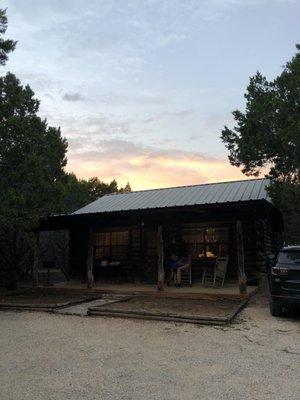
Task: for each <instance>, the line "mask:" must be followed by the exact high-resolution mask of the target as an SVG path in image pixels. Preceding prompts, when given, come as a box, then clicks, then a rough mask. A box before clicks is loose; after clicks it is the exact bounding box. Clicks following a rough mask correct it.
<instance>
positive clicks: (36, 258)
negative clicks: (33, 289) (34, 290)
mask: <svg viewBox="0 0 300 400" xmlns="http://www.w3.org/2000/svg"><path fill="white" fill-rule="evenodd" d="M39 242H40V232H39V230H36V231H34V259H33V268H32V285H33V286H38V284H39Z"/></svg>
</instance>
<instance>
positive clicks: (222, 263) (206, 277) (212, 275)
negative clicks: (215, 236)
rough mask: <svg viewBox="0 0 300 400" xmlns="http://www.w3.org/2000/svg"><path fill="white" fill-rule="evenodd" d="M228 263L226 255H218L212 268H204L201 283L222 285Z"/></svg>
mask: <svg viewBox="0 0 300 400" xmlns="http://www.w3.org/2000/svg"><path fill="white" fill-rule="evenodd" d="M227 264H228V256H227V257H218V258H217V259H216V263H215V266H214V269H213V270H211V269H208V268H205V269H204V271H203V276H202V284H203V285H210V286H213V287H216V286H221V287H223V285H224V280H225V275H226V269H227Z"/></svg>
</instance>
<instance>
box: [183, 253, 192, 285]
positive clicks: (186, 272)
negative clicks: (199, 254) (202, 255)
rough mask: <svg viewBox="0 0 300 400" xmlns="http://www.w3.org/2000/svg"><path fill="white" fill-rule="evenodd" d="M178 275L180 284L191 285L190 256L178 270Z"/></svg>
mask: <svg viewBox="0 0 300 400" xmlns="http://www.w3.org/2000/svg"><path fill="white" fill-rule="evenodd" d="M180 276H181V284H182V285H188V286H189V287H192V260H191V257H190V256H189V260H188V262H187V263H186V265H185V266H184V268H182V269H181V270H180Z"/></svg>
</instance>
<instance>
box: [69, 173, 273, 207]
mask: <svg viewBox="0 0 300 400" xmlns="http://www.w3.org/2000/svg"><path fill="white" fill-rule="evenodd" d="M268 182H269V181H268V180H267V179H248V180H241V181H232V182H219V183H204V184H201V185H193V186H179V187H172V188H166V189H153V190H141V191H136V192H128V193H117V194H108V195H105V196H103V197H100V198H99V199H98V200H96V201H94V202H92V203H90V204H88V205H86V206H85V207H83V208H80V209H79V210H77V211H75V212H74V213H73V214H75V215H78V214H94V213H109V212H115V211H133V210H146V209H155V208H165V207H168V208H169V207H181V206H195V205H196V206H197V205H199V206H200V205H205V204H220V203H236V202H245V201H252V200H267V201H270V199H269V197H268V194H267V192H266V186H267V184H268Z"/></svg>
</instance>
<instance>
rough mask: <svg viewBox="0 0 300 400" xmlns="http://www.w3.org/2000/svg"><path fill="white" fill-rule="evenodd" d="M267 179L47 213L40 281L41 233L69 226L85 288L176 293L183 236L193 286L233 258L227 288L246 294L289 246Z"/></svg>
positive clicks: (73, 269)
mask: <svg viewBox="0 0 300 400" xmlns="http://www.w3.org/2000/svg"><path fill="white" fill-rule="evenodd" d="M267 185H268V180H267V179H249V180H240V181H231V182H219V183H207V184H200V185H191V186H182V187H172V188H166V189H154V190H141V191H133V192H128V193H120V194H109V195H105V196H103V197H101V198H99V199H98V200H96V201H94V202H92V203H91V204H88V205H86V206H85V207H83V208H81V209H79V210H77V211H75V212H74V213H72V214H68V215H54V216H50V217H47V218H41V219H40V222H39V228H38V230H37V231H36V238H37V241H36V257H35V264H34V265H35V267H34V282H35V284H36V285H38V269H39V261H38V237H39V232H41V231H51V230H68V232H69V246H68V263H69V266H68V269H69V276H70V281H71V282H73V283H74V282H77V284H78V285H81V287H83V285H85V286H86V287H88V288H97V287H99V288H102V290H107V291H108V290H109V289H110V290H112V289H113V288H121V289H122V291H125V289H126V287H128V288H129V287H130V288H131V289H130V290H131V291H138V290H149V291H151V290H152V291H154V290H156V291H157V289H158V290H159V291H165V292H168V291H173V293H174V291H176V288H174V287H173V285H172V282H171V285H170V286H171V287H169V286H167V284H170V282H169V281H168V280H169V276H170V272H171V271H170V262H169V261H170V259H171V257H172V251H174V250H173V249H174V243H178V242H180V243H184V245H185V248H186V251H187V253H188V255H189V258H190V263H191V267H190V271H191V272H190V275H191V284H190V285H189V286H188V287H187V288H185V289H184V290H185V291H186V292H188V291H189V292H190V293H195V292H196V291H197V290H198V291H201V290H203V289H202V288H203V283H202V279H203V273H204V270H209V269H213V268H214V266H215V264H216V260H217V259H218V258H219V257H226V258H227V260H228V263H227V268H226V276H225V282H224V288H225V289H226V288H231V289H232V291H231V292H230V293H235V294H240V295H243V294H246V293H247V288H249V287H250V286H252V285H257V284H258V282H259V280H260V277H261V276H262V274H264V272H265V267H266V260H267V257H268V256H269V255H270V254H272V253H275V252H276V251H277V250H278V249H279V247H280V246H281V244H282V226H283V225H282V216H281V214H280V212H279V210H278V209H277V208H276V207H275V206H274V205H273V204H272V202H271V200H270V198H269V196H268V193H267V190H266V186H267ZM225 289H224V290H225ZM228 290H229V289H228ZM177 291H178V292H179V291H180V289H178V290H177ZM225 291H226V290H225Z"/></svg>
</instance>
